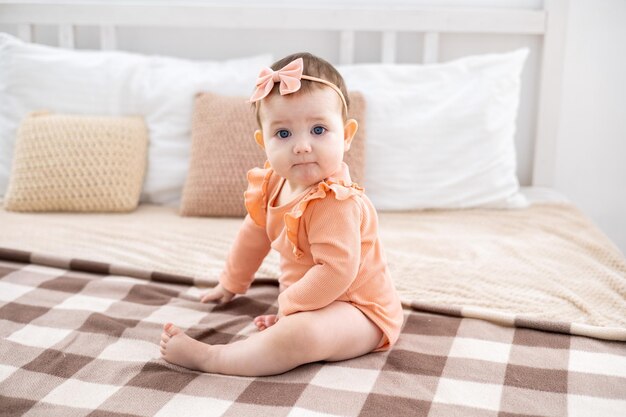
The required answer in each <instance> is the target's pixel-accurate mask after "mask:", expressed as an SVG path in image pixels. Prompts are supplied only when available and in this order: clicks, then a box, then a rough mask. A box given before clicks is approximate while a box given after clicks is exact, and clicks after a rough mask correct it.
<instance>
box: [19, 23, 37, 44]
mask: <svg viewBox="0 0 626 417" xmlns="http://www.w3.org/2000/svg"><path fill="white" fill-rule="evenodd" d="M17 36H18V37H19V38H20V39H21V40H23V41H24V42H32V41H33V25H29V24H28V23H23V24H20V25H17Z"/></svg>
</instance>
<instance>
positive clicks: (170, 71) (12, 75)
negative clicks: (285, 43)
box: [0, 33, 272, 204]
mask: <svg viewBox="0 0 626 417" xmlns="http://www.w3.org/2000/svg"><path fill="white" fill-rule="evenodd" d="M271 62H272V56H271V55H259V56H255V57H249V58H241V59H233V60H229V61H223V62H217V61H189V60H184V59H177V58H168V57H162V56H146V55H139V54H134V53H126V52H113V51H107V52H104V51H85V50H68V49H61V48H54V47H49V46H43V45H36V44H30V43H25V42H22V41H20V40H19V39H17V38H14V37H12V36H10V35H8V34H3V33H0V196H1V195H3V194H4V193H5V192H6V188H7V185H8V178H9V173H10V166H11V159H12V154H13V143H14V141H15V136H16V132H17V127H18V125H19V123H20V121H21V120H22V118H23V117H24V116H26V114H27V113H28V112H30V111H34V110H44V109H45V110H49V111H51V112H57V113H72V114H89V115H110V116H128V115H141V116H144V117H145V120H146V123H147V125H148V129H149V134H150V144H149V150H148V168H147V172H146V177H145V182H144V185H143V191H142V196H141V200H142V201H144V202H152V203H159V204H167V203H170V204H178V203H179V201H180V197H181V193H182V188H183V185H184V182H185V177H186V175H187V169H188V167H189V155H190V149H191V114H192V109H193V99H194V95H195V94H196V93H198V92H215V93H217V94H223V95H238V96H241V95H243V96H247V95H248V94H249V93H250V91H252V88H253V87H254V83H255V80H256V75H257V74H258V70H259V68H261V67H262V66H267V65H269V64H271Z"/></svg>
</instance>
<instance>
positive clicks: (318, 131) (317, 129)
mask: <svg viewBox="0 0 626 417" xmlns="http://www.w3.org/2000/svg"><path fill="white" fill-rule="evenodd" d="M325 131H326V129H325V128H323V127H322V126H315V127H314V128H313V134H314V135H321V134H322V133H324V132H325Z"/></svg>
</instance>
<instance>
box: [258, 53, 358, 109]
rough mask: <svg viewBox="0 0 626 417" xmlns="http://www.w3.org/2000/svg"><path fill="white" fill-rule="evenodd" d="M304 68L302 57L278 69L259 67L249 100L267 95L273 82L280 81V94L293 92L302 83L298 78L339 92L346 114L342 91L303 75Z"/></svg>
mask: <svg viewBox="0 0 626 417" xmlns="http://www.w3.org/2000/svg"><path fill="white" fill-rule="evenodd" d="M303 69H304V61H303V60H302V58H298V59H295V60H293V61H291V62H290V63H289V64H287V65H285V66H284V67H282V68H281V69H279V70H278V71H273V70H272V69H271V68H267V67H264V68H262V69H261V72H260V73H259V77H258V78H257V80H256V90H254V93H253V94H252V97H250V102H251V103H254V102H256V101H259V100H262V99H263V98H265V97H267V95H268V94H269V93H270V92H271V91H272V88H274V84H275V83H277V82H280V86H279V91H280V94H281V95H283V96H284V95H285V94H291V93H295V92H296V91H298V90H299V89H300V86H301V85H302V84H301V82H300V80H301V79H304V80H310V81H315V82H318V83H322V84H326V85H327V86H329V87H330V88H332V89H333V90H335V91H336V92H337V94H339V97H340V98H341V102H342V103H343V107H344V109H345V110H346V114H347V113H348V105H347V104H346V99H345V97H344V96H343V93H342V92H341V90H340V89H339V87H337V86H336V85H335V84H333V83H331V82H329V81H326V80H323V79H321V78H316V77H311V76H310V75H303V74H302V71H303Z"/></svg>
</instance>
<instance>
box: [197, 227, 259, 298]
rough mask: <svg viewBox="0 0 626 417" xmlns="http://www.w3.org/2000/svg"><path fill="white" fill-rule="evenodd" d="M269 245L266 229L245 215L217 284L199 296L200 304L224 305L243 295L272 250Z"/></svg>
mask: <svg viewBox="0 0 626 417" xmlns="http://www.w3.org/2000/svg"><path fill="white" fill-rule="evenodd" d="M270 243H271V242H270V240H269V238H268V236H267V232H266V231H265V228H264V227H261V226H258V225H257V224H256V223H254V221H253V220H252V219H251V218H250V215H247V216H246V217H245V219H244V221H243V224H242V226H241V229H239V232H238V233H237V237H236V238H235V241H234V243H233V246H232V247H231V249H230V252H229V254H228V259H227V261H226V267H225V268H224V271H223V272H222V275H221V276H220V280H219V284H218V285H217V286H216V287H215V288H213V289H212V290H211V291H209V292H208V293H207V294H205V295H204V296H203V297H202V302H203V303H206V302H208V301H217V300H221V302H222V303H224V302H228V301H230V300H231V299H232V298H233V297H234V296H235V294H245V292H246V291H247V290H248V288H249V287H250V284H251V283H252V281H253V280H254V274H255V273H256V271H257V270H258V269H259V267H260V266H261V263H263V259H265V257H266V256H267V254H268V252H269V251H270V249H271V246H270Z"/></svg>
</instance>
